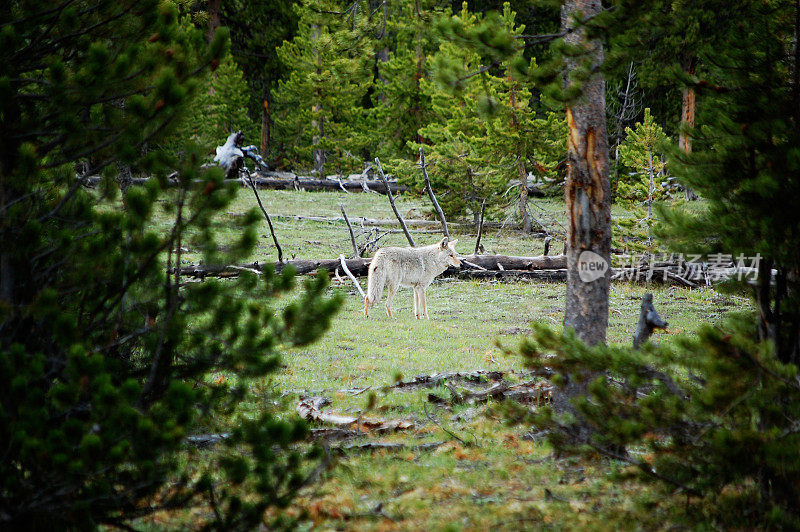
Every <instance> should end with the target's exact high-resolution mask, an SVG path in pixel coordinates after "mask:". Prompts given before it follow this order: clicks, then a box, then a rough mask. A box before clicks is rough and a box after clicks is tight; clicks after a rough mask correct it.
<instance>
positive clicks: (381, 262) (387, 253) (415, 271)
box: [364, 238, 461, 319]
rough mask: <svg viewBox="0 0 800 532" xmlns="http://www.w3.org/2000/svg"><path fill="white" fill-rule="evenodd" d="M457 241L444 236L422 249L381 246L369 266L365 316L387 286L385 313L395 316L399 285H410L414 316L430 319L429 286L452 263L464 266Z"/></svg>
mask: <svg viewBox="0 0 800 532" xmlns="http://www.w3.org/2000/svg"><path fill="white" fill-rule="evenodd" d="M457 242H458V240H452V241H450V240H448V239H447V238H443V239H442V240H441V242H439V243H438V244H432V245H430V246H424V247H421V248H381V249H379V250H378V252H377V253H375V256H374V257H373V258H372V262H371V263H370V265H369V277H368V278H367V297H365V298H364V315H365V316H367V317H369V309H370V307H372V306H374V305H375V304H376V303H377V302H378V301H380V299H381V295H383V287H384V285H386V286H387V287H388V288H389V293H388V294H387V295H386V314H388V315H389V317H390V318H391V317H393V316H392V298H393V297H394V295H395V293H396V292H397V289H398V288H399V287H401V286H410V287H412V288H413V289H414V316H415V317H416V318H417V319H420V318H427V317H428V302H427V299H426V297H425V290H426V289H427V288H428V285H429V284H431V282H433V279H434V277H436V276H437V275H439V274H440V273H442V272H443V271H445V270H446V269H447V267H448V266H450V265H451V264H452V265H453V266H456V267H458V266H461V261H460V260H459V258H458V253H456V249H455V247H456V243H457Z"/></svg>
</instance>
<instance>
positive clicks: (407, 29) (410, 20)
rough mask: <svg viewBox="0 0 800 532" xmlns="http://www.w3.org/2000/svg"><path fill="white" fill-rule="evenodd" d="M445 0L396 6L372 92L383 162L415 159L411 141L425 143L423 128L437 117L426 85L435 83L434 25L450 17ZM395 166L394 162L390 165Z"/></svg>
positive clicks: (376, 144) (375, 140) (374, 132)
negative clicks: (385, 53)
mask: <svg viewBox="0 0 800 532" xmlns="http://www.w3.org/2000/svg"><path fill="white" fill-rule="evenodd" d="M445 4H447V2H445V1H443V0H429V1H423V0H415V2H399V3H394V4H392V5H391V10H390V11H389V13H388V16H389V18H388V21H387V28H386V37H385V38H386V39H387V40H389V41H390V42H389V44H387V47H388V51H389V54H388V57H387V58H386V60H385V61H380V62H378V64H377V65H376V69H377V74H376V80H375V84H374V87H373V93H372V105H373V107H372V108H371V109H370V110H369V113H368V117H369V120H370V124H371V127H370V132H369V133H368V134H369V135H370V137H369V141H370V144H371V146H372V147H373V149H374V150H375V154H376V155H377V156H378V157H380V158H381V160H383V161H387V162H388V161H390V160H392V159H405V160H409V161H410V160H414V159H415V158H416V157H417V156H418V151H417V150H415V149H414V147H413V145H411V144H409V143H414V142H417V143H418V142H421V141H422V138H421V137H420V136H419V130H420V129H421V128H422V127H424V126H426V125H427V124H429V123H430V122H431V120H432V114H431V113H432V111H431V101H430V96H429V95H428V94H427V93H426V92H425V91H423V90H422V83H424V82H426V81H430V79H431V73H430V66H429V64H428V61H429V58H430V56H431V55H432V54H434V53H435V52H436V50H437V49H438V47H439V44H440V42H441V36H440V35H439V33H438V32H436V31H435V30H432V27H433V26H434V24H435V21H436V20H437V18H438V17H440V16H449V11H447V12H445V11H444V10H443V8H442V6H443V5H445ZM391 166H392V165H391V164H389V165H388V167H391Z"/></svg>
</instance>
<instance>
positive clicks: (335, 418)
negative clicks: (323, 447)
mask: <svg viewBox="0 0 800 532" xmlns="http://www.w3.org/2000/svg"><path fill="white" fill-rule="evenodd" d="M327 404H330V401H329V400H328V399H326V398H325V397H302V398H300V400H299V401H298V402H297V413H298V414H299V415H300V417H302V418H303V419H308V420H310V421H317V422H319V423H327V424H330V425H334V426H336V427H340V428H342V427H348V428H355V429H356V430H361V429H362V428H365V429H369V430H372V431H375V432H391V431H396V430H406V429H411V428H414V424H413V423H412V422H410V421H403V420H385V419H380V418H362V417H353V416H343V415H340V414H332V413H330V412H323V411H322V407H323V406H325V405H327Z"/></svg>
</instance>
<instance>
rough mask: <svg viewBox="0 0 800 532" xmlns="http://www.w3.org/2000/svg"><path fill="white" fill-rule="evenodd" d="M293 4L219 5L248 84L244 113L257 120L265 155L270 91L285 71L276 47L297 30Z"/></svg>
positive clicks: (235, 0) (285, 0) (234, 1)
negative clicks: (246, 104)
mask: <svg viewBox="0 0 800 532" xmlns="http://www.w3.org/2000/svg"><path fill="white" fill-rule="evenodd" d="M294 4H295V2H294V1H292V0H272V1H270V2H246V1H244V0H229V1H226V2H223V4H222V6H221V19H222V23H223V24H224V25H225V26H226V27H228V28H229V29H230V32H231V54H232V55H233V57H234V59H235V61H236V64H237V65H239V68H241V70H242V72H243V74H244V77H245V80H246V81H247V84H248V87H249V88H250V91H249V101H248V106H247V109H248V114H249V115H250V116H251V117H252V118H253V120H255V121H258V122H260V123H261V134H260V139H261V143H260V144H261V154H262V156H263V157H264V158H267V159H268V158H270V157H271V153H270V152H271V150H272V143H271V140H272V109H273V107H274V103H275V97H274V93H275V90H276V89H277V87H278V82H279V81H280V80H282V79H284V78H285V76H286V75H287V66H286V65H284V64H283V63H281V61H280V59H279V58H278V54H277V48H278V47H279V46H280V45H281V44H282V43H283V42H284V41H290V40H292V38H293V37H294V34H295V32H296V31H297V13H296V11H295V10H294V9H292V6H293V5H294ZM289 66H291V65H289ZM255 138H256V137H254V139H255Z"/></svg>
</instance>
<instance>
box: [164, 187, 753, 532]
mask: <svg viewBox="0 0 800 532" xmlns="http://www.w3.org/2000/svg"><path fill="white" fill-rule="evenodd" d="M261 195H262V198H263V200H264V203H265V206H266V208H267V209H268V210H269V212H270V213H271V214H273V215H276V216H284V217H285V216H322V217H339V216H340V211H339V205H340V204H344V205H345V206H346V208H347V212H348V215H349V216H350V217H351V220H352V221H353V222H354V224H355V225H356V228H357V230H360V226H359V225H358V222H357V220H358V218H359V217H367V218H383V219H392V218H393V214H392V212H391V209H390V207H389V203H388V201H387V199H386V198H385V197H384V196H378V195H375V194H360V193H358V194H345V193H305V192H284V191H262V192H261ZM536 204H537V209H536V210H535V211H534V212H538V214H539V215H540V216H541V217H542V218H543V219H547V220H549V222H548V223H552V226H553V228H554V229H555V228H558V227H559V224H561V225H563V224H564V214H563V204H562V203H561V202H560V201H558V200H536ZM254 205H255V201H254V199H253V197H252V194H250V193H249V192H247V191H244V190H243V191H242V192H240V193H239V195H238V198H237V200H236V201H235V203H234V204H233V205H231V206H230V207H229V208H228V209H227V211H228V213H227V214H224V215H222V216H221V217H220V219H219V220H218V221H217V222H216V223H217V230H218V231H219V232H220V236H219V241H220V242H223V243H224V242H225V241H227V240H232V239H233V238H234V237H235V232H236V230H237V229H236V218H237V216H240V215H241V213H243V212H246V211H247V210H249V209H251V208H253V207H254ZM399 205H400V210H401V212H402V213H403V214H404V216H407V217H409V218H422V217H424V216H426V215H427V213H428V208H427V207H426V203H425V202H423V201H421V200H419V199H409V198H406V197H403V198H401V199H399ZM613 215H614V217H615V219H621V218H626V217H627V218H629V217H631V216H632V215H631V213H630V211H629V210H626V209H622V208H618V207H615V208H614V214H613ZM159 223H161V224H164V225H165V226H166V224H167V223H168V220H167V219H166V218H164V219H161V220H160V221H159ZM276 231H277V233H278V237H279V239H280V241H281V243H282V244H283V246H284V249H285V254H286V255H287V256H289V257H291V256H292V255H296V256H297V257H298V258H333V257H336V256H338V254H339V253H346V254H348V255H350V254H351V246H350V240H349V234H348V233H347V229H346V226H345V225H344V223H325V222H311V221H296V220H289V219H287V218H277V219H276ZM451 231H452V232H453V236H454V237H455V238H459V245H458V249H459V251H461V252H462V253H465V254H466V253H470V252H471V251H472V248H473V247H474V243H475V237H476V235H475V234H474V232H473V229H472V228H470V227H468V226H463V225H458V226H456V225H454V226H453V227H452V228H451ZM259 233H260V234H262V235H265V236H264V237H262V238H261V239H260V240H259V245H258V248H257V249H256V250H255V252H254V254H253V256H252V257H251V259H252V260H259V261H261V262H267V261H272V260H275V259H276V258H277V257H276V255H275V252H274V249H273V248H272V245H271V238H270V237H269V234H268V229H267V227H266V223H264V224H263V225H262V227H261V228H260V229H259ZM415 238H417V241H418V243H419V244H423V243H429V242H434V241H436V240H438V239H439V236H438V235H436V234H424V233H418V234H416V235H415ZM484 242H485V245H486V247H487V248H488V249H491V250H493V251H495V252H497V253H502V254H509V255H532V254H538V253H540V252H541V250H542V240H541V239H539V238H532V237H525V236H522V235H520V234H519V233H518V232H516V231H512V230H509V229H503V230H497V229H493V230H491V231H488V232H487V233H486V234H485V235H484ZM381 244H382V245H405V239H404V237H403V235H402V234H398V233H394V234H390V235H387V236H386V237H385V238H384V239H383V240H382V241H381ZM560 246H561V244H558V246H554V248H553V251H554V252H556V253H557V252H560ZM198 257H199V254H198V253H197V251H196V250H190V252H189V253H188V254H187V255H186V257H185V258H186V262H187V263H190V262H192V261H196V260H197V258H198ZM362 285H365V282H364V280H362ZM332 290H343V291H345V292H346V300H345V304H344V307H343V309H342V310H341V312H340V313H339V314H338V315H337V316H336V318H335V319H334V321H333V324H332V327H331V329H330V331H329V332H328V333H327V334H325V335H324V336H323V338H322V339H321V340H320V341H318V342H317V343H315V344H313V345H311V346H307V347H304V348H301V349H294V350H290V351H289V352H287V353H286V354H285V357H284V364H285V368H284V370H283V371H282V372H280V373H279V374H277V375H276V376H274V377H273V378H272V379H270V380H269V381H265V382H262V383H259V384H258V385H256V386H254V387H253V388H252V391H253V394H252V396H251V401H250V402H249V403H248V404H245V405H242V406H243V408H242V410H243V413H244V415H248V413H252V412H255V411H257V410H258V409H260V408H262V406H261V405H263V404H264V403H263V401H267V400H272V398H273V397H274V391H276V390H278V391H279V392H281V393H282V394H283V396H284V399H285V401H286V403H287V406H289V407H293V406H294V402H295V400H296V399H297V398H298V397H299V396H300V395H306V394H316V395H324V396H325V397H328V398H329V399H331V400H332V404H331V405H330V406H328V407H327V409H329V410H331V411H335V412H340V413H349V414H353V415H356V414H362V413H363V414H365V415H367V416H382V417H384V418H388V419H405V420H410V421H412V422H413V423H414V429H412V430H409V431H404V432H402V433H396V434H392V435H377V434H369V435H366V436H364V437H363V438H359V439H358V440H356V442H359V443H360V442H365V441H399V442H403V443H406V444H408V445H410V446H413V445H417V444H419V443H424V442H432V441H443V440H446V441H448V442H449V443H447V444H445V445H443V446H441V447H439V448H438V449H437V450H435V451H430V450H427V451H417V450H413V449H410V450H403V451H399V452H387V451H378V452H371V453H370V452H362V453H350V454H347V455H345V456H344V457H342V458H341V459H340V460H339V462H338V465H337V466H336V467H335V468H334V469H333V470H331V471H330V472H329V473H328V474H327V475H326V476H325V478H324V480H323V481H322V482H320V483H317V484H315V485H314V486H312V487H310V488H307V489H306V490H305V491H304V492H303V493H302V496H301V497H300V499H299V500H298V501H297V503H296V505H294V506H293V507H292V508H290V509H289V513H290V514H293V515H297V516H301V514H302V513H303V512H305V516H304V517H302V518H301V522H302V527H304V528H309V529H311V528H317V529H348V530H395V529H396V530H462V529H463V530H487V529H499V530H520V529H540V528H555V529H576V528H580V529H585V528H589V529H617V528H620V529H637V528H646V529H649V528H668V527H669V526H671V525H673V524H680V523H681V520H680V519H681V518H680V517H679V516H677V514H673V512H674V511H675V509H676V508H679V507H680V504H679V503H680V501H679V500H677V499H676V501H674V502H676V504H675V505H669V504H667V505H659V502H660V501H667V502H669V501H671V500H672V499H670V498H669V497H668V496H666V495H664V494H662V493H660V492H659V491H658V490H657V489H656V488H654V487H650V486H643V485H642V484H640V483H638V482H637V481H635V480H633V479H631V478H629V477H630V475H626V474H620V473H627V470H626V469H625V468H623V467H622V466H620V465H618V464H614V463H610V462H606V461H590V460H561V459H556V458H554V457H553V456H552V454H551V453H550V449H549V447H548V445H547V444H546V443H544V442H542V441H527V440H525V439H523V435H524V434H525V433H526V431H527V430H528V429H526V428H525V427H509V426H506V425H505V424H504V422H503V420H502V419H501V417H499V415H498V414H497V413H496V412H495V409H494V408H491V407H487V406H482V405H477V406H455V407H448V406H445V407H442V406H438V407H437V406H435V405H434V404H432V403H430V402H429V401H428V394H429V393H435V394H438V395H440V396H442V397H449V391H448V390H447V389H446V388H444V387H441V388H437V389H426V388H413V389H410V390H399V389H386V388H384V387H385V386H386V385H390V384H392V383H393V382H394V381H395V379H396V378H398V377H402V378H404V379H408V378H411V377H413V376H415V375H420V374H430V373H434V372H448V371H471V370H476V369H488V370H496V369H502V370H509V369H522V362H521V360H520V359H519V358H518V357H515V356H509V355H505V354H503V352H502V351H501V349H499V348H498V347H497V346H496V342H497V341H499V342H500V343H502V344H503V345H505V346H508V347H512V348H513V347H515V346H516V345H517V344H518V342H519V340H520V338H522V336H523V335H524V334H525V333H526V331H528V330H529V327H530V324H531V322H534V321H536V322H544V323H546V324H549V325H551V326H554V327H556V328H558V327H560V325H561V323H562V320H563V312H564V290H565V288H564V284H563V283H546V282H517V283H498V282H474V281H459V280H437V281H436V282H434V284H433V285H431V287H430V288H429V289H428V309H429V313H430V317H431V319H430V320H416V319H414V317H413V312H412V293H411V291H410V290H408V289H404V290H401V291H400V292H399V294H398V295H397V296H396V298H395V300H394V305H393V308H394V312H395V319H391V318H388V317H387V316H386V315H385V313H384V312H383V308H382V307H383V305H382V304H380V305H378V306H377V307H375V309H373V311H372V312H371V316H370V317H369V318H365V317H364V316H363V312H362V301H361V299H360V296H358V294H357V293H356V292H355V290H354V289H353V287H352V284H351V283H350V281H349V280H346V282H345V283H344V284H343V285H341V286H334V287H333V288H332ZM647 291H651V292H653V293H654V301H655V305H656V307H657V308H658V310H659V312H660V313H661V315H662V317H663V318H664V319H665V320H667V321H668V322H669V324H670V327H669V330H668V331H667V332H665V333H661V334H658V335H657V336H656V337H655V340H656V341H665V342H668V341H671V338H672V337H673V336H674V335H676V334H691V333H692V332H693V331H696V330H697V329H698V328H699V327H700V326H701V325H702V324H704V323H715V322H717V321H719V320H720V319H721V318H722V317H723V316H724V314H725V313H726V312H728V311H729V310H735V309H741V308H747V307H748V306H749V301H748V300H747V299H746V298H743V297H739V296H735V295H723V294H720V293H718V292H716V291H715V290H712V289H698V290H689V289H685V288H678V287H664V286H659V285H652V286H643V285H632V284H625V283H615V284H614V285H613V286H612V289H611V293H610V306H611V313H610V316H609V329H608V341H609V343H619V344H628V343H630V341H631V337H632V335H633V330H634V327H635V324H636V321H637V319H638V313H639V304H640V299H641V297H642V295H643V294H644V293H645V292H647ZM365 387H371V390H373V391H374V393H375V394H376V395H375V399H376V404H375V407H374V409H372V410H371V411H367V406H366V405H367V403H368V400H369V399H368V397H369V393H360V394H359V393H357V392H354V391H352V390H354V389H362V388H365ZM429 416H430V417H432V418H433V419H435V420H436V423H434V422H432V421H431V419H430V417H429ZM445 429H446V430H445ZM446 431H450V432H451V433H453V434H455V435H457V436H458V437H459V438H461V439H463V440H464V441H467V442H470V443H472V444H474V445H472V446H469V447H467V446H465V445H464V444H462V443H461V442H458V441H457V440H454V439H453V437H452V436H451V435H450V434H448V432H446ZM379 504H380V505H381V509H382V513H379V512H375V511H374V509H375V508H376V506H378V505H379ZM151 524H152V525H153V526H154V527H156V528H158V527H159V526H160V525H158V524H157V523H156V522H151Z"/></svg>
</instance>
